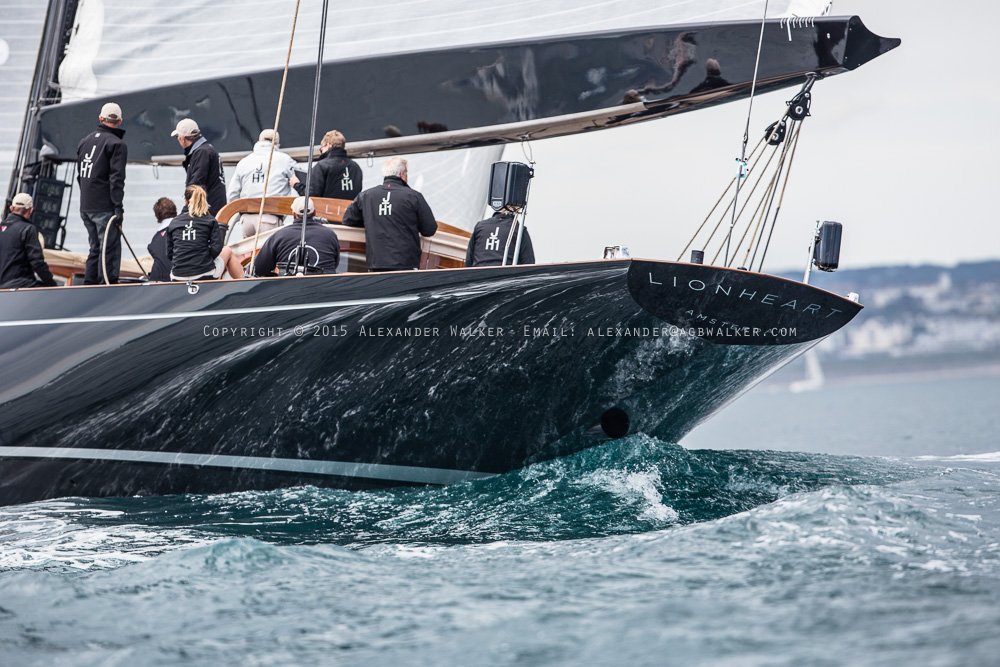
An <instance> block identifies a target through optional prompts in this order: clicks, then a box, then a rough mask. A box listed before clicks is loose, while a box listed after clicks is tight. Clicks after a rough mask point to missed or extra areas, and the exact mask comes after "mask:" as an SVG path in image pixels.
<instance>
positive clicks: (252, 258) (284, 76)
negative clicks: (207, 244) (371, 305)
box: [247, 0, 325, 276]
mask: <svg viewBox="0 0 1000 667" xmlns="http://www.w3.org/2000/svg"><path fill="white" fill-rule="evenodd" d="M300 2H301V0H295V15H294V16H293V17H292V34H291V36H290V37H289V38H288V55H286V56H285V71H284V72H283V73H282V75H281V90H280V92H279V93H278V110H277V112H275V114H274V134H275V137H276V136H277V134H278V124H279V122H280V121H281V106H282V104H283V103H284V101H285V84H286V83H287V81H288V66H289V64H290V63H291V62H292V44H293V43H294V42H295V26H296V25H297V24H298V22H299V3H300ZM324 27H325V23H324ZM275 137H271V153H270V154H269V155H268V156H267V172H266V173H265V174H264V194H263V196H261V198H260V211H259V213H258V215H257V232H256V233H255V234H254V235H253V250H252V251H251V252H250V271H249V273H248V274H247V275H251V276H252V275H254V263H255V262H256V261H257V246H258V243H259V241H260V221H261V218H263V217H264V201H265V199H266V197H267V184H268V182H269V181H270V178H271V159H272V158H273V157H274V144H275ZM311 140H312V137H310V141H311Z"/></svg>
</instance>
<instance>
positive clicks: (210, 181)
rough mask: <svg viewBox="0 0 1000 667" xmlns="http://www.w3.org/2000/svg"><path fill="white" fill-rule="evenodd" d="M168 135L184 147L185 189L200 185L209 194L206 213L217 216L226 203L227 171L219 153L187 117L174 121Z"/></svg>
mask: <svg viewBox="0 0 1000 667" xmlns="http://www.w3.org/2000/svg"><path fill="white" fill-rule="evenodd" d="M170 136H172V137H177V143H179V144H180V145H181V147H182V148H183V149H184V171H185V172H186V173H187V179H186V180H185V181H184V187H185V192H187V186H189V185H200V186H201V188H202V189H203V190H204V191H205V194H206V196H207V197H208V212H209V214H211V215H213V216H214V215H217V214H218V213H219V211H221V210H222V207H223V206H225V205H226V174H225V172H223V170H222V160H221V159H220V158H219V152H218V151H217V150H215V147H214V146H212V144H210V143H208V140H207V139H205V137H203V136H201V128H199V127H198V123H196V122H194V121H193V120H191V119H190V118H185V119H184V120H182V121H180V122H179V123H177V127H176V128H174V131H173V132H171V133H170Z"/></svg>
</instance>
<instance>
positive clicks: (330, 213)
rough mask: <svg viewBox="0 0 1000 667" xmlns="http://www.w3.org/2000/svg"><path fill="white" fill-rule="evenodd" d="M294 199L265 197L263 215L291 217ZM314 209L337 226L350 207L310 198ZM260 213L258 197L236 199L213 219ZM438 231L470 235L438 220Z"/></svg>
mask: <svg viewBox="0 0 1000 667" xmlns="http://www.w3.org/2000/svg"><path fill="white" fill-rule="evenodd" d="M294 200H295V197H265V198H264V213H270V214H272V215H292V202H293V201H294ZM309 200H310V201H311V202H313V206H315V207H316V217H318V218H325V219H327V220H329V221H330V222H332V223H336V224H339V223H341V222H343V220H344V211H346V210H347V207H348V206H350V205H351V202H350V201H348V200H346V199H329V198H327V197H310V198H309ZM259 212H260V197H249V198H247V199H237V200H235V201H231V202H229V203H228V204H226V205H225V206H223V207H222V210H221V211H219V213H218V214H217V215H216V216H215V219H216V220H218V221H219V222H221V223H222V224H224V225H228V224H229V221H230V220H232V218H233V216H234V215H236V214H237V213H253V214H257V213H259ZM437 224H438V231H441V232H448V233H450V234H454V235H456V236H461V237H463V238H471V237H472V234H471V233H469V232H467V231H465V230H464V229H461V228H459V227H454V226H452V225H449V224H447V223H444V222H441V221H440V220H438V223H437Z"/></svg>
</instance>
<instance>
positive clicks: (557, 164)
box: [504, 0, 1000, 271]
mask: <svg viewBox="0 0 1000 667" xmlns="http://www.w3.org/2000/svg"><path fill="white" fill-rule="evenodd" d="M833 14H835V15H850V14H857V15H858V16H860V17H861V18H862V20H863V21H864V22H865V25H867V26H868V28H869V29H871V30H872V31H873V32H875V33H877V34H879V35H883V36H887V37H900V38H902V40H903V44H902V46H900V47H899V48H897V49H895V50H893V51H890V52H889V53H887V54H885V55H884V56H882V57H880V58H878V59H876V60H874V61H872V62H870V63H868V64H867V65H864V66H863V67H861V68H859V69H858V70H855V71H853V72H848V73H846V74H842V75H839V76H836V77H833V78H831V79H829V80H826V81H821V82H819V83H817V85H816V87H815V88H814V100H813V108H812V111H813V115H812V117H810V118H808V119H807V120H806V121H805V123H804V126H803V130H802V137H801V140H800V146H799V150H798V153H797V155H796V158H795V167H794V171H793V174H792V179H791V182H790V183H789V186H788V193H787V194H786V196H785V202H784V207H783V208H782V212H781V217H780V218H779V221H778V226H777V229H776V231H775V236H774V240H773V241H772V245H771V250H770V252H769V254H768V261H767V264H766V265H765V267H764V268H765V271H773V270H779V269H789V268H804V266H805V261H806V255H807V249H808V243H809V236H810V234H811V232H812V229H813V227H814V225H815V221H816V219H822V220H836V221H838V222H841V223H842V224H843V225H844V240H843V250H842V254H841V267H844V268H848V267H855V268H856V267H864V266H876V265H886V264H917V263H925V262H930V263H939V264H954V263H957V262H962V261H970V260H981V259H993V258H997V257H1000V220H997V216H996V214H995V213H994V212H993V210H992V209H993V207H994V202H995V201H996V198H997V196H1000V195H997V194H995V193H996V192H997V188H996V187H995V186H993V184H992V182H995V181H1000V170H998V169H997V166H998V165H1000V150H998V149H1000V141H998V139H997V136H998V130H997V120H998V117H1000V114H998V108H997V96H998V93H1000V85H998V84H1000V75H998V74H997V71H998V70H997V64H996V62H994V60H995V58H993V57H992V56H993V55H994V51H995V48H994V46H993V44H994V43H995V41H996V37H995V35H994V34H993V30H994V28H995V26H996V21H995V20H994V19H996V18H997V17H998V16H1000V10H998V5H997V4H995V3H991V2H986V1H985V0H973V1H970V2H962V3H956V6H955V10H954V12H953V13H942V11H941V9H940V7H938V8H937V9H932V8H931V6H930V3H929V2H926V1H925V0H916V1H912V0H911V1H910V2H903V1H902V0H878V1H877V2H876V1H875V0H853V1H849V0H836V2H834V11H833ZM792 92H793V91H791V90H786V91H782V92H778V93H772V94H769V95H766V96H761V97H758V98H757V100H756V101H755V102H754V106H753V119H752V123H751V137H754V133H760V132H763V129H764V128H765V127H766V126H767V125H768V124H770V123H771V122H772V121H773V120H776V119H777V118H778V117H780V116H781V114H782V113H783V112H784V108H785V104H784V102H785V100H787V99H789V98H790V97H791V95H792ZM746 114H747V102H746V101H745V100H744V101H740V102H736V103H732V104H728V105H724V106H721V107H716V108H715V109H709V110H705V111H698V112H693V113H687V114H682V115H679V116H675V117H673V118H666V119H662V120H656V121H651V122H649V123H643V124H640V125H637V126H632V127H627V128H621V129H614V130H608V131H602V132H596V133H591V134H588V135H585V136H576V137H567V138H561V139H550V140H545V141H538V142H534V143H533V144H532V151H533V154H534V158H535V160H536V161H537V165H536V178H535V180H534V181H533V183H532V190H531V200H530V203H529V208H528V227H529V229H531V233H532V238H533V239H534V241H535V249H536V254H537V256H538V258H539V260H540V261H563V260H569V259H584V258H596V257H598V256H599V255H600V253H601V251H602V250H603V248H604V246H605V245H616V244H617V245H625V246H629V248H630V250H631V253H632V256H634V257H636V256H641V257H653V258H660V259H676V258H677V256H678V254H679V253H680V251H681V249H682V248H683V247H684V245H685V244H686V243H687V241H688V239H689V238H690V237H691V235H692V233H693V232H694V230H695V229H696V228H697V226H698V225H699V224H700V223H701V221H702V220H703V219H704V217H705V216H706V214H707V213H708V211H709V210H710V209H711V207H712V205H713V204H714V203H715V201H716V199H717V198H718V197H719V195H720V194H721V192H722V190H723V188H724V187H725V186H726V184H727V183H728V182H729V180H730V179H731V178H732V175H733V170H734V167H733V165H734V160H735V158H736V157H738V156H739V153H740V144H741V142H742V135H743V127H744V124H745V122H746ZM753 142H754V140H753V138H752V139H751V147H752V145H753ZM504 157H505V159H509V160H521V161H523V159H524V158H523V156H522V149H521V148H520V146H510V147H508V148H507V150H506V152H505V156H504ZM714 243H715V242H714V241H713V246H714ZM709 256H710V255H709Z"/></svg>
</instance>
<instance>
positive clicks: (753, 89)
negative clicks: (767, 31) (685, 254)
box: [713, 0, 768, 264]
mask: <svg viewBox="0 0 1000 667" xmlns="http://www.w3.org/2000/svg"><path fill="white" fill-rule="evenodd" d="M767 5H768V0H764V15H763V16H762V17H761V18H760V37H759V38H758V40H757V58H756V60H754V64H753V79H752V80H751V81H750V107H749V108H748V109H747V124H746V127H745V128H744V130H743V148H742V149H741V151H740V163H739V166H738V167H737V172H736V175H737V178H736V194H735V195H733V218H732V220H731V221H730V223H729V234H728V235H727V236H726V260H725V262H724V264H728V263H729V241H730V239H732V237H733V227H734V226H735V225H736V202H737V201H738V200H739V198H740V177H741V176H743V170H744V169H745V168H746V162H747V159H746V155H747V143H748V142H749V141H750V116H751V115H752V114H753V96H754V93H756V91H757V72H758V70H759V68H760V52H761V49H762V48H763V47H764V25H765V24H766V23H767ZM714 261H715V260H713V263H714Z"/></svg>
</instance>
